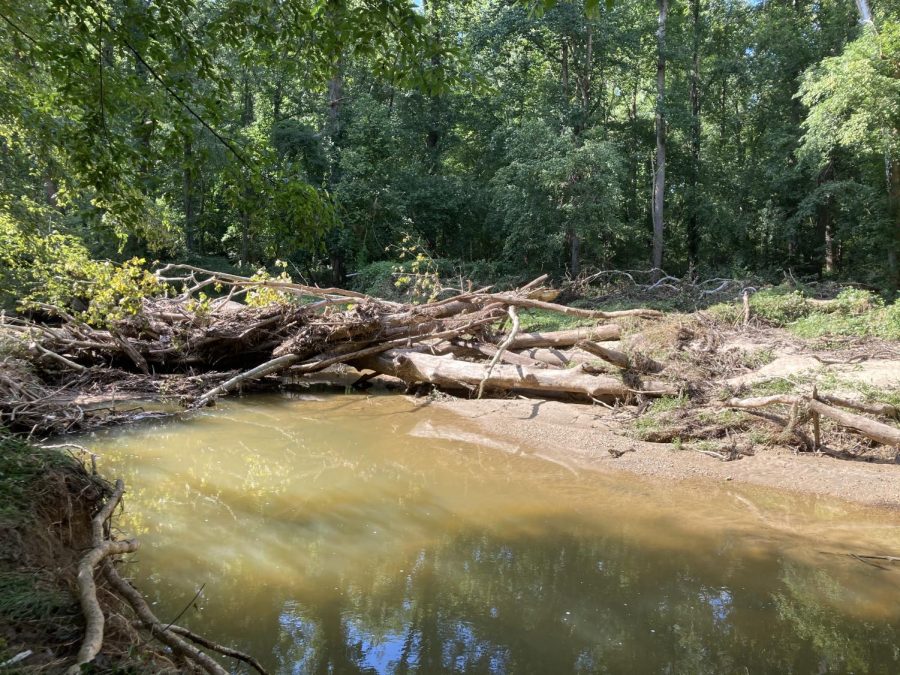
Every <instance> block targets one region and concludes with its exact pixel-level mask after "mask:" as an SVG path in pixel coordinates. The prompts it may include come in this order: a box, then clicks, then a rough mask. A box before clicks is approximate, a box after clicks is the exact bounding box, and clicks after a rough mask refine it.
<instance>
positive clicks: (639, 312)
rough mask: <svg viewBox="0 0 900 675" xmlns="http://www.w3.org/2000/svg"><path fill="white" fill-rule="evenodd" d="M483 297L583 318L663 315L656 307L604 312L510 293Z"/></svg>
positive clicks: (656, 317)
mask: <svg viewBox="0 0 900 675" xmlns="http://www.w3.org/2000/svg"><path fill="white" fill-rule="evenodd" d="M485 299H486V300H488V301H492V302H502V303H504V304H507V305H513V306H515V307H525V308H527V309H543V310H547V311H550V312H556V313H559V314H566V315H567V316H577V317H581V318H585V319H620V318H624V317H629V316H636V317H639V318H643V319H659V318H661V317H662V316H663V313H662V312H660V311H658V310H656V309H622V310H618V311H614V312H604V311H601V310H597V309H582V308H580V307H569V306H568V305H557V304H556V303H555V302H544V301H543V300H536V299H534V298H530V297H527V296H525V297H523V296H521V295H514V294H511V293H493V294H491V295H489V296H485Z"/></svg>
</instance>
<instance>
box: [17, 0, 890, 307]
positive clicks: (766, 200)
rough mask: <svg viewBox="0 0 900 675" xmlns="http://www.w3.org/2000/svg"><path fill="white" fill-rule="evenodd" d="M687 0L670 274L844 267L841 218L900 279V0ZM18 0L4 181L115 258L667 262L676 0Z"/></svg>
mask: <svg viewBox="0 0 900 675" xmlns="http://www.w3.org/2000/svg"><path fill="white" fill-rule="evenodd" d="M682 9H684V8H675V7H674V6H673V11H672V12H670V16H669V26H668V31H667V35H668V45H669V48H668V50H667V51H668V53H667V57H668V63H669V69H668V71H667V74H666V79H667V91H668V96H667V99H666V110H665V113H666V118H667V128H668V139H669V140H668V152H667V157H668V164H667V180H668V186H669V187H668V189H667V192H666V209H665V211H666V230H665V232H666V258H665V267H666V269H667V271H669V272H670V273H675V274H686V273H688V272H690V273H692V274H695V275H700V276H719V275H720V271H723V270H727V272H721V274H722V275H725V274H727V275H728V276H737V275H736V274H732V272H733V271H734V270H745V271H746V270H752V271H753V272H754V273H756V272H758V273H759V274H760V275H761V276H763V277H765V278H771V279H774V278H779V277H780V276H781V275H780V270H782V269H784V268H786V267H789V268H791V269H792V270H793V271H794V272H795V274H796V275H798V276H805V275H813V274H820V273H821V272H823V270H824V267H825V233H826V229H827V231H828V232H829V237H830V238H831V239H830V241H831V242H832V244H831V246H832V249H833V250H832V253H833V254H834V255H833V256H832V258H833V268H834V269H831V270H830V271H828V272H827V273H828V274H829V275H831V276H832V277H836V278H839V279H847V278H855V279H857V280H864V281H867V282H870V283H877V284H886V283H889V281H890V280H889V279H888V278H887V277H888V276H889V275H888V274H887V273H886V271H885V267H886V266H885V265H884V260H883V258H884V255H885V252H886V251H891V250H894V249H896V248H897V246H898V244H897V241H896V237H895V236H894V234H893V233H894V231H895V229H896V217H895V211H896V208H897V207H896V206H892V203H891V201H890V199H889V195H888V194H887V193H886V191H885V189H884V166H883V162H884V158H885V157H886V156H887V157H888V158H891V157H896V155H897V153H898V151H900V148H898V147H897V144H898V138H900V136H898V133H897V129H898V128H900V127H898V115H900V113H898V111H897V106H896V101H897V100H898V99H900V88H898V87H900V84H898V82H900V78H898V76H897V73H898V72H900V70H898V60H900V59H898V53H900V46H898V45H900V37H898V35H900V29H898V27H897V26H898V22H897V20H896V11H895V8H893V7H882V8H879V12H880V14H879V16H878V19H877V21H878V31H877V32H875V31H871V30H868V29H864V30H860V29H858V28H857V27H855V25H854V24H855V9H854V7H853V6H852V4H848V3H844V2H838V1H837V0H824V1H823V2H818V3H809V4H805V5H804V4H802V3H801V4H799V5H797V4H794V5H792V6H787V5H785V4H784V3H705V4H703V5H702V7H701V11H700V12H699V15H698V16H697V18H696V20H695V19H694V17H693V16H692V15H691V13H690V12H689V11H682ZM535 10H539V11H535ZM3 15H4V16H6V17H7V19H8V20H0V37H2V39H0V79H2V81H3V82H4V87H5V93H7V94H8V95H7V96H4V97H3V99H2V101H0V144H2V146H3V153H0V195H4V196H5V203H8V204H9V206H8V208H7V210H8V211H9V212H10V213H11V214H12V217H13V218H14V219H15V220H16V222H19V223H23V224H27V226H28V227H29V228H31V229H32V230H33V231H36V232H40V233H42V234H50V233H58V234H61V235H66V236H68V235H72V236H75V237H77V238H78V239H79V240H80V242H81V243H82V244H83V245H84V246H85V247H86V249H87V250H88V251H89V252H90V253H91V257H93V258H112V259H115V260H117V261H119V262H121V261H122V260H125V259H129V258H133V257H136V258H153V257H162V258H167V259H181V258H183V257H184V256H197V255H200V256H215V257H228V258H229V259H231V260H232V261H239V262H240V265H239V269H241V270H243V271H244V272H245V273H246V272H247V271H248V270H251V271H252V270H255V269H258V268H259V267H260V266H268V267H271V265H272V262H273V261H274V260H276V259H279V260H289V261H290V262H291V263H292V265H293V266H294V267H292V269H296V270H298V273H302V274H303V275H304V277H308V280H309V281H316V282H318V281H324V282H326V283H332V284H343V283H345V282H346V281H347V277H346V275H347V274H348V273H354V272H358V271H360V270H362V269H363V268H365V267H366V266H367V265H369V264H371V263H378V262H379V261H382V260H384V259H386V258H391V257H395V253H394V252H393V251H392V249H391V248H390V247H391V246H392V245H394V244H396V243H398V242H399V241H401V239H402V237H403V235H404V233H409V234H410V235H412V236H413V237H415V238H417V239H418V240H420V241H421V242H422V245H423V246H424V247H425V248H426V249H427V250H428V251H429V257H430V259H431V260H433V261H434V264H435V265H436V266H437V267H438V270H437V273H438V274H439V275H440V276H441V278H443V279H445V280H446V279H449V278H452V277H453V276H456V275H457V274H458V273H459V272H460V271H461V270H470V269H471V270H473V271H471V272H467V271H462V276H463V277H464V278H467V279H472V280H476V279H477V280H479V281H484V282H487V283H490V282H493V281H495V279H494V278H485V277H490V276H492V275H493V276H498V275H503V276H504V277H505V279H504V281H511V280H512V279H520V278H522V279H527V278H528V277H529V276H531V277H533V276H536V275H537V274H539V273H543V272H549V273H550V274H551V275H553V276H554V277H555V278H556V279H559V278H561V277H563V276H564V275H565V274H567V273H569V274H574V273H575V272H576V271H577V270H581V269H586V268H616V269H632V268H635V267H645V266H646V264H647V260H648V257H649V250H648V249H649V229H650V217H649V202H650V200H649V189H650V188H649V186H650V185H651V182H652V174H653V172H654V171H655V167H654V165H653V160H652V159H651V157H652V156H653V150H654V145H655V134H654V115H655V108H656V105H655V99H654V96H653V93H652V92H653V89H654V79H655V77H656V66H655V58H654V56H653V51H654V44H655V40H654V33H655V31H656V29H657V17H656V7H655V6H654V5H653V3H606V2H593V1H591V2H587V3H582V2H555V1H554V2H539V3H537V4H534V3H512V4H509V3H499V2H495V1H494V0H478V1H477V2H474V3H464V2H458V1H457V0H451V1H450V2H445V3H425V4H423V5H421V6H414V5H410V4H409V3H408V2H406V1H405V0H386V1H385V2H379V3H374V4H373V3H350V2H327V3H321V2H314V3H309V2H305V1H303V0H286V1H284V2H274V1H273V0H254V1H253V2H245V1H243V0H225V1H224V2H218V3H206V4H197V3H194V2H187V1H182V0H162V1H161V2H154V3H150V4H146V3H145V4H141V3H137V4H135V3H124V4H123V3H114V2H109V1H108V0H103V1H101V2H100V3H99V4H98V3H85V2H84V1H83V0H73V1H72V2H65V3H62V4H60V3H59V2H55V1H49V2H48V1H46V0H37V1H36V2H25V1H24V0H13V2H12V3H11V5H10V7H9V8H8V9H6V10H3ZM311 36H314V39H311ZM695 50H696V61H697V66H698V68H699V75H700V78H699V82H700V91H699V92H698V94H699V102H701V103H702V105H700V107H699V110H697V109H696V108H695V107H694V105H693V103H692V100H691V97H690V91H691V85H692V82H691V73H692V72H693V71H694V56H695V55H694V51H695ZM73 73H77V74H78V77H74V76H73V75H72V74H73ZM802 106H805V107H806V111H808V113H807V114H806V115H805V117H804V112H806V111H805V110H803V109H802ZM695 144H699V147H700V148H702V152H700V154H699V157H698V156H697V155H696V152H695ZM892 209H893V210H892ZM386 249H388V251H387V252H386ZM445 261H447V264H445ZM449 261H452V262H449ZM475 266H481V270H485V272H482V271H481V270H475V269H474V267H475ZM447 267H454V268H455V269H454V270H453V271H449V270H448V269H447ZM489 268H490V270H491V273H490V274H488V273H487V272H486V270H488V269H489ZM373 269H374V268H373ZM407 272H409V273H410V274H412V273H413V272H412V270H407ZM413 278H414V277H412V276H411V280H412V279H413ZM351 279H355V278H353V277H351ZM391 292H393V290H392V291H391ZM420 295H422V297H423V298H425V297H428V296H429V295H430V293H423V294H420ZM767 311H768V309H767V308H763V309H762V312H763V313H765V312H767ZM776 313H777V312H776ZM92 320H97V319H92ZM773 320H783V317H780V316H779V317H775V318H773Z"/></svg>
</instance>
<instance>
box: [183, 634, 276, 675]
mask: <svg viewBox="0 0 900 675" xmlns="http://www.w3.org/2000/svg"><path fill="white" fill-rule="evenodd" d="M166 630H168V631H171V632H172V633H175V634H176V635H180V636H182V637H186V638H187V639H188V640H190V641H191V642H194V643H196V644H198V645H200V646H201V647H203V648H205V649H210V650H212V651H214V652H218V653H219V654H222V655H224V656H230V657H231V658H233V659H238V660H239V661H243V662H244V663H246V664H248V665H249V666H251V667H252V668H254V669H255V670H256V671H257V672H259V673H261V675H268V671H266V669H265V668H263V667H262V664H261V663H260V662H259V661H257V660H256V659H255V658H254V657H252V656H250V654H246V653H244V652H242V651H238V650H237V649H232V648H231V647H226V646H224V645H220V644H217V643H215V642H213V641H212V640H207V639H206V638H205V637H203V636H202V635H197V633H194V632H193V631H190V630H188V629H187V628H182V627H181V626H167V627H166Z"/></svg>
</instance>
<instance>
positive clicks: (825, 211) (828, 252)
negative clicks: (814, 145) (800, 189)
mask: <svg viewBox="0 0 900 675" xmlns="http://www.w3.org/2000/svg"><path fill="white" fill-rule="evenodd" d="M833 177H834V161H829V162H828V164H827V165H826V166H825V168H824V169H822V171H820V172H819V176H818V178H817V179H816V184H817V185H818V186H819V187H821V186H823V185H825V184H827V183H829V182H831V180H832V178H833ZM832 201H833V199H832V197H831V195H830V194H829V195H828V196H827V197H826V198H825V199H824V200H822V201H820V202H819V206H818V208H817V209H816V218H817V220H818V225H819V235H820V236H821V237H822V239H823V241H824V242H825V256H824V260H823V262H822V271H823V272H824V273H825V274H831V273H833V272H834V218H833V214H832Z"/></svg>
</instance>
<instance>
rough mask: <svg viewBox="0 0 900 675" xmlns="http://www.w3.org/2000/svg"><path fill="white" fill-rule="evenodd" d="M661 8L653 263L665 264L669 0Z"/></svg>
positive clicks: (662, 0)
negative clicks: (664, 216)
mask: <svg viewBox="0 0 900 675" xmlns="http://www.w3.org/2000/svg"><path fill="white" fill-rule="evenodd" d="M656 4H657V7H658V8H659V19H658V28H657V31H656V48H657V56H656V167H655V168H656V170H655V172H654V174H653V259H652V261H651V263H652V266H653V267H654V268H657V269H661V268H662V261H663V232H664V230H665V221H664V219H663V205H664V204H665V193H666V115H665V109H664V107H665V102H666V20H667V18H668V13H669V0H657V3H656Z"/></svg>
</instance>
